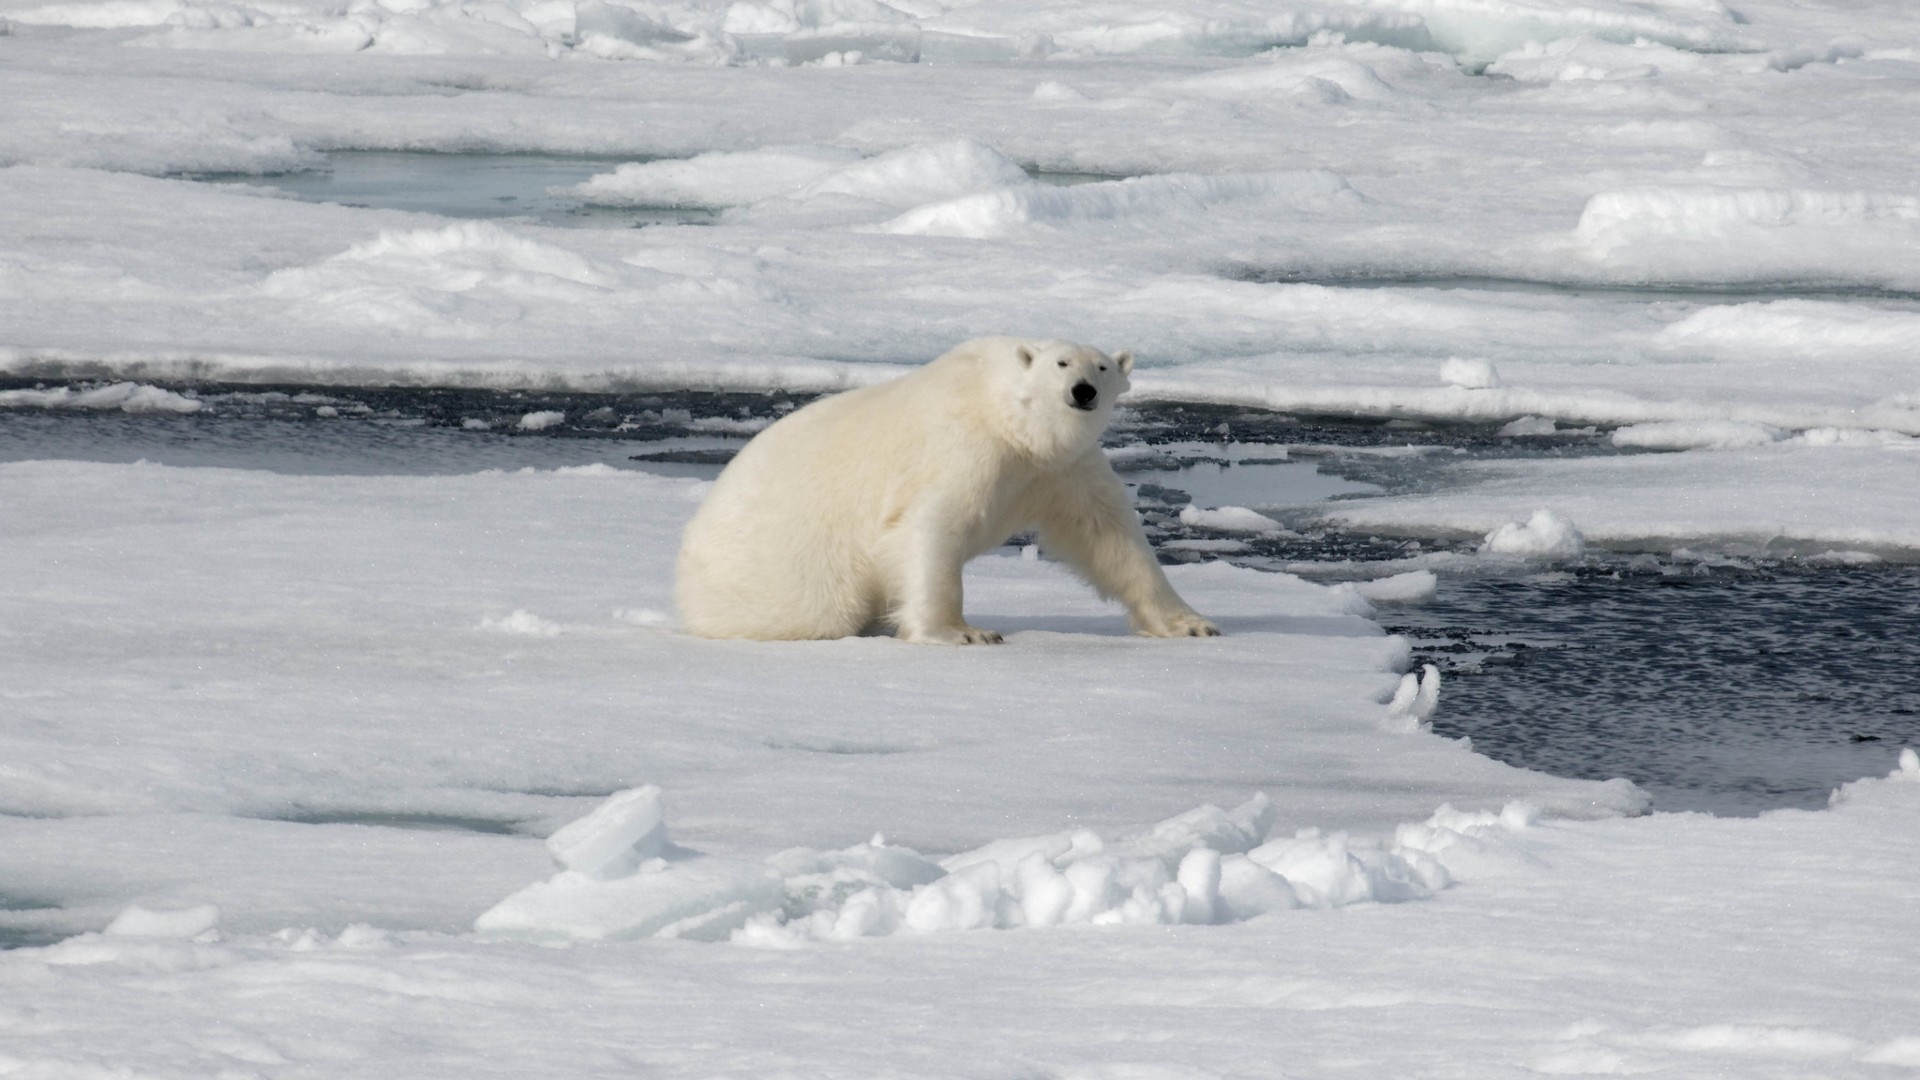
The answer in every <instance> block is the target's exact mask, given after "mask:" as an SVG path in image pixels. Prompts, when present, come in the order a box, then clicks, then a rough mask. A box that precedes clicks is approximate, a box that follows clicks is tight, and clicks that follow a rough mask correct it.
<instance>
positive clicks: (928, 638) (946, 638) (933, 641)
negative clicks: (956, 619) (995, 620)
mask: <svg viewBox="0 0 1920 1080" xmlns="http://www.w3.org/2000/svg"><path fill="white" fill-rule="evenodd" d="M900 636H901V637H902V638H904V639H905V640H907V641H911V642H914V643H915V644H918V645H1000V644H1003V643H1004V642H1005V641H1006V639H1005V638H1003V637H1001V636H1000V635H999V634H998V633H996V632H994V631H992V630H982V629H980V628H979V627H977V626H967V625H965V624H962V625H960V626H950V627H945V628H942V629H939V630H923V631H921V632H919V633H917V634H902V635H900Z"/></svg>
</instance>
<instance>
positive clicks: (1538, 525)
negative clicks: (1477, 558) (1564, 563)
mask: <svg viewBox="0 0 1920 1080" xmlns="http://www.w3.org/2000/svg"><path fill="white" fill-rule="evenodd" d="M1586 547H1587V541H1586V538H1585V537H1583V536H1581V535H1580V529H1579V527H1578V526H1576V525H1575V524H1574V523H1573V522H1571V521H1569V520H1567V519H1566V518H1565V517H1564V516H1562V515H1560V514H1557V513H1555V512H1554V511H1552V510H1548V509H1544V508H1543V509H1539V510H1535V511H1534V512H1533V513H1532V514H1531V515H1529V516H1528V517H1527V519H1526V520H1525V521H1509V522H1507V523H1505V524H1503V525H1498V526H1495V527H1494V529H1493V531H1492V532H1489V533H1487V537H1486V539H1485V540H1483V541H1481V544H1480V550H1481V551H1483V552H1486V553H1488V554H1492V555H1518V556H1520V557H1521V558H1524V559H1577V558H1579V557H1580V556H1581V554H1582V553H1583V552H1585V551H1586Z"/></svg>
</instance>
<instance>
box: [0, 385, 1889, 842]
mask: <svg viewBox="0 0 1920 1080" xmlns="http://www.w3.org/2000/svg"><path fill="white" fill-rule="evenodd" d="M197 400H198V401H199V402H200V403H201V404H202V408H201V409H200V411H198V412H194V413H188V414H173V413H168V414H129V413H124V412H119V411H104V412H74V411H63V412H54V411H43V410H36V409H9V410H0V461H16V460H28V459H33V458H67V459H79V460H93V461H110V462H130V461H137V460H143V459H144V460H148V461H154V462H159V463H163V464H170V465H183V466H186V465H192V466H218V467H237V468H248V469H267V470H271V471H276V472H282V473H290V474H334V475H340V474H362V475H386V474H410V475H449V474H460V473H468V472H474V471H478V470H483V469H506V470H512V469H521V468H539V469H553V468H561V467H569V466H580V465H593V464H606V465H611V466H614V467H618V468H630V469H641V470H645V471H649V472H655V473H661V474H667V475H675V476H693V477H700V478H710V477H712V476H714V475H717V474H718V472H719V470H720V468H721V467H722V466H723V465H724V463H725V461H726V460H727V459H728V458H729V457H730V456H731V454H732V453H733V452H734V451H735V450H736V449H737V448H738V447H739V446H740V445H741V444H742V442H743V440H744V439H745V438H746V437H747V436H749V435H750V434H752V432H754V431H756V430H759V428H761V427H763V426H764V425H765V424H767V423H770V422H771V421H772V420H773V419H775V418H776V417H778V416H779V415H782V414H784V413H785V412H787V411H790V410H791V409H793V408H794V407H796V406H798V405H800V404H804V403H805V401H806V400H808V398H807V397H806V396H805V395H790V394H759V393H744V394H711V393H668V394H636V395H582V394H551V395H542V394H538V393H513V394H505V393H489V392H481V391H456V390H419V389H389V390H381V389H357V390H351V391H346V390H341V391H330V392H326V393H315V392H311V391H304V392H276V391H261V390H258V389H248V390H240V391H235V390H228V391H220V390H217V389H213V388H208V389H203V390H202V391H199V392H198V396H197ZM1110 442H1112V443H1113V444H1115V445H1116V447H1117V448H1118V449H1119V453H1118V455H1117V456H1116V465H1117V466H1118V467H1119V468H1120V470H1121V473H1122V476H1123V478H1124V479H1125V480H1126V481H1127V483H1128V484H1129V486H1130V487H1132V488H1133V490H1134V492H1135V498H1136V503H1137V504H1138V506H1139V507H1140V509H1141V511H1142V515H1143V518H1144V519H1145V521H1146V523H1147V528H1148V532H1149V535H1150V537H1151V538H1152V539H1153V540H1154V542H1155V543H1156V544H1157V545H1159V546H1160V549H1161V554H1162V558H1163V559H1165V560H1167V561H1178V562H1197V561H1205V560H1208V559H1214V558H1227V559H1229V560H1232V561H1235V562H1240V563H1243V564H1248V565H1254V566H1259V567H1266V568H1282V567H1286V568H1291V569H1293V570H1294V571H1296V572H1311V570H1312V568H1313V567H1314V566H1316V565H1320V566H1325V565H1328V564H1334V563H1352V564H1358V565H1347V566H1344V567H1342V569H1341V570H1340V571H1339V573H1338V575H1337V576H1346V577H1364V576H1369V575H1368V571H1367V565H1368V564H1372V563H1381V562H1384V561H1386V560H1405V559H1407V558H1409V557H1418V556H1421V555H1423V554H1433V553H1435V552H1437V551H1447V550H1450V549H1449V547H1448V546H1447V545H1444V544H1436V543H1434V542H1431V541H1428V542H1425V543H1423V542H1420V541H1414V540H1407V539H1404V538H1398V537H1381V536H1371V535H1367V534H1365V533H1361V532H1350V531H1340V530H1334V529H1326V528H1317V527H1311V526H1304V525H1303V527H1302V528H1301V529H1299V530H1297V531H1296V530H1291V529H1289V530H1285V531H1280V532H1275V533H1272V534H1265V535H1241V534H1232V535H1228V534H1222V533H1220V532H1218V531H1210V530H1206V529H1198V528H1194V527H1190V526H1189V525H1187V524H1185V523H1183V522H1182V521H1181V519H1180V511H1181V509H1182V508H1183V507H1185V506H1186V505H1187V504H1188V503H1196V504H1198V505H1200V506H1203V507H1218V506H1242V507H1248V508H1252V509H1255V510H1259V511H1262V512H1264V513H1266V514H1268V515H1270V516H1272V517H1273V518H1275V519H1276V520H1278V521H1280V522H1282V523H1291V524H1301V523H1302V522H1303V520H1304V514H1305V511H1306V509H1307V508H1310V507H1311V506H1312V505H1314V504H1316V503H1321V502H1322V501H1324V500H1327V499H1350V498H1365V497H1367V496H1369V495H1375V494H1380V493H1383V492H1392V493H1402V492H1408V491H1423V490H1435V489H1444V488H1445V487H1446V485H1448V484H1449V483H1450V482H1454V481H1451V480H1450V475H1451V472H1450V469H1449V468H1448V466H1449V465H1451V464H1455V463H1458V462H1460V461H1462V460H1475V459H1487V458H1493V457H1513V456H1543V455H1593V454H1610V453H1618V452H1620V451H1618V450H1617V449H1616V448H1613V447H1612V446H1611V445H1610V444H1609V443H1608V442H1607V441H1606V440H1605V438H1604V436H1603V435H1601V434H1596V433H1592V432H1588V431H1573V432H1569V433H1567V434H1565V435H1562V436H1558V437H1552V438H1528V439H1514V438H1508V437H1503V436H1501V435H1499V434H1498V433H1497V431H1496V430H1494V429H1491V428H1489V427H1486V426H1474V425H1447V426H1429V425H1419V424H1408V423H1405V422H1392V421H1356V420H1351V419H1339V418H1315V417H1298V416H1287V415H1282V414H1275V413H1266V412H1260V411H1254V410H1245V409H1229V408H1217V407H1208V406H1193V405H1183V406H1174V405H1158V406H1153V405H1149V406H1142V407H1137V408H1134V409H1130V410H1126V411H1124V412H1123V413H1122V414H1121V416H1120V417H1119V419H1118V421H1117V422H1116V425H1115V429H1114V431H1113V433H1112V437H1111V439H1110ZM1456 547H1458V548H1459V551H1460V552H1462V553H1464V552H1465V551H1468V550H1470V549H1471V545H1466V546H1458V545H1456ZM1385 572H1387V571H1386V570H1383V571H1382V573H1385ZM1381 621H1382V622H1383V623H1384V624H1385V625H1386V626H1387V627H1388V628H1389V629H1390V630H1393V631H1395V632H1398V633H1403V634H1406V635H1407V636H1408V637H1409V638H1411V639H1412V640H1413V641H1414V644H1415V657H1416V663H1429V662H1430V663H1434V664H1436V665H1437V666H1438V667H1439V668H1440V669H1441V671H1442V672H1443V673H1444V675H1445V677H1446V682H1445V690H1444V692H1443V695H1442V706H1441V709H1440V711H1439V713H1438V714H1436V716H1435V717H1434V727H1435V730H1436V731H1438V732H1439V733H1441V734H1444V735H1448V736H1455V737H1458V736H1466V737H1469V738H1471V739H1472V741H1473V745H1474V747H1475V749H1477V750H1479V751H1480V752H1482V753H1485V754H1488V755H1490V756H1492V757H1495V758H1497V759H1499V760H1502V761H1506V762H1508V763H1511V764H1514V765H1520V766H1524V767H1527V768H1533V769H1540V770H1544V771H1547V772H1552V773H1557V774H1560V775H1565V776H1574V777H1580V778H1589V779H1606V778H1609V777H1613V776H1625V777H1628V778H1630V779H1632V780H1633V781H1634V782H1636V783H1638V784H1640V785H1642V786H1643V787H1645V788H1647V789H1648V790H1649V791H1651V792H1653V793H1654V794H1655V796H1656V798H1657V800H1658V802H1657V806H1658V807H1659V808H1660V809H1664V810H1703V811H1709V812H1713V813H1717V814H1752V813H1757V812H1759V811H1762V810H1765V809H1770V808H1774V807H1781V806H1798V807H1814V806H1819V805H1822V804H1823V803H1824V801H1825V799H1826V797H1827V793H1828V792H1829V791H1831V790H1832V789H1833V788H1834V787H1835V786H1837V785H1838V784H1841V783H1844V782H1846V781H1848V780H1851V779H1854V778H1856V777H1859V776H1862V775H1869V774H1873V773H1878V772H1882V771H1884V770H1885V769H1886V768H1887V767H1888V764H1887V763H1888V761H1889V760H1890V756H1891V754H1892V753H1894V752H1895V750H1897V748H1898V747H1899V746H1901V745H1904V744H1907V743H1911V742H1914V741H1920V643H1916V639H1915V638H1914V636H1913V635H1912V633H1911V632H1910V630H1911V627H1912V626H1914V625H1916V622H1917V621H1920V569H1916V568H1912V567H1864V568H1863V567H1844V568H1843V567H1811V566H1804V565H1799V564H1795V563H1791V562H1778V561H1776V562H1751V561H1749V562H1735V561H1731V560H1724V559H1722V560H1711V559H1702V558H1689V557H1685V556H1682V557H1679V558H1674V557H1666V556H1662V557H1654V556H1649V555H1641V556H1627V555H1616V554H1609V553H1605V552H1597V553H1590V554H1589V555H1588V556H1587V557H1586V558H1585V559H1584V560H1583V561H1582V562H1581V563H1579V564H1578V565H1575V566H1572V567H1567V568H1562V569H1556V570H1547V571H1545V572H1524V571H1518V570H1514V569H1512V568H1508V569H1507V570H1505V571H1499V572H1489V573H1443V574H1442V577H1441V584H1440V587H1439V591H1438V593H1437V595H1436V596H1435V597H1434V599H1433V600H1432V601H1431V602H1430V603H1428V604H1426V605H1424V606H1420V607H1414V608H1388V609H1386V610H1384V611H1383V612H1382V615H1381ZM314 820H321V819H318V818H316V819H314ZM402 824H405V825H406V827H414V828H425V827H433V825H432V823H425V824H422V823H418V822H410V823H402ZM502 827H504V828H511V825H510V824H509V825H506V826H502Z"/></svg>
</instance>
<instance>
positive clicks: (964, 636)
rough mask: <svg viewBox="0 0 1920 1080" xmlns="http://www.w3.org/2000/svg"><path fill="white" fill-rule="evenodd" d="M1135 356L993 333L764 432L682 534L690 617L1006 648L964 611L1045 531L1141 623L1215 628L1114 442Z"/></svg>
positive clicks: (790, 635) (733, 633)
mask: <svg viewBox="0 0 1920 1080" xmlns="http://www.w3.org/2000/svg"><path fill="white" fill-rule="evenodd" d="M1132 369H1133V357H1132V356H1131V355H1130V354H1128V353H1125V352H1121V353H1116V354H1114V355H1113V356H1108V355H1106V354H1105V353H1102V352H1100V351H1099V350H1097V349H1093V348H1089V347H1087V346H1085V345H1075V344H1072V343H1069V342H1064V341H1029V340H1022V339H1018V338H1006V337H996V338H980V339H977V340H974V341H969V342H966V343H965V344H963V345H960V346H959V347H957V348H955V349H954V350H953V351H951V352H949V353H947V354H946V355H945V356H942V357H940V358H939V359H937V360H935V361H933V362H932V363H930V364H927V365H926V366H925V367H922V368H920V369H918V370H916V371H914V372H912V373H910V374H908V375H904V376H902V377H900V378H898V379H894V380H892V381H890V382H885V383H881V384H879V385H876V386H869V387H865V388H863V389H859V390H853V391H849V392H847V393H844V394H839V395H836V396H834V397H829V398H823V399H821V400H819V401H816V402H814V403H812V404H810V405H808V406H806V407H804V408H802V409H799V410H797V411H795V412H793V413H792V414H790V415H788V416H786V417H783V418H781V419H780V420H779V421H777V422H776V423H774V424H773V425H772V426H771V427H768V428H767V429H766V430H765V431H762V432H761V433H760V434H759V435H757V436H755V437H754V439H753V440H752V441H750V442H749V443H748V444H747V445H746V447H745V448H743V449H742V450H741V451H740V453H739V455H738V456H736V457H735V458H734V459H733V461H732V462H731V463H730V464H728V466H727V467H726V469H725V470H724V471H723V472H722V473H721V474H720V478H719V479H718V480H716V481H714V485H713V488H712V490H711V491H710V492H708V494H707V496H706V499H705V500H704V501H703V502H702V504H701V506H700V508H699V510H698V511H697V512H696V513H695V514H694V516H693V520H692V521H691V522H689V523H688V525H687V528H686V532H685V533H684V535H683V536H682V538H681V544H680V559H679V566H678V572H677V583H676V592H677V600H678V603H679V607H680V618H681V623H682V625H683V627H684V628H685V629H686V630H687V631H688V632H690V633H692V634H696V635H698V636H701V637H713V638H758V639H762V640H790V639H804V638H837V637H846V636H848V635H852V634H859V633H864V632H869V631H872V630H876V629H879V628H882V627H887V626H891V627H892V628H893V630H894V632H895V634H896V635H897V636H898V637H900V638H902V639H904V640H907V641H914V642H932V643H941V644H953V645H963V644H985V643H997V642H999V641H1000V635H999V634H996V633H994V632H993V631H991V630H982V629H980V628H979V627H977V626H970V625H968V623H967V621H966V620H965V619H964V618H962V617H961V605H960V568H961V566H962V565H964V564H965V563H966V562H967V560H969V559H971V558H973V557H974V556H976V555H979V554H981V553H982V552H985V551H987V550H988V549H989V548H992V547H995V546H997V545H999V544H1002V543H1005V542H1006V540H1007V538H1008V537H1010V536H1012V535H1013V534H1015V533H1017V532H1022V531H1024V530H1027V529H1037V530H1038V531H1039V536H1040V544H1041V546H1042V547H1043V548H1045V549H1046V550H1047V551H1048V552H1049V553H1051V554H1052V555H1054V556H1055V557H1057V558H1059V559H1061V560H1063V561H1064V562H1066V563H1067V564H1068V565H1069V566H1071V567H1073V569H1074V570H1076V571H1077V572H1078V573H1079V574H1080V575H1081V576H1082V577H1084V578H1085V579H1086V580H1087V581H1088V582H1089V583H1090V584H1092V585H1093V587H1094V588H1095V589H1096V590H1098V591H1099V592H1100V593H1101V595H1103V596H1106V597H1109V598H1114V599H1118V600H1120V601H1121V602H1122V603H1124V604H1125V605H1126V607H1127V612H1128V616H1129V621H1130V622H1131V623H1132V626H1133V629H1134V631H1135V632H1137V633H1141V634H1148V635H1153V636H1156V637H1180V636H1192V637H1212V636H1214V635H1217V634H1219V632H1220V631H1219V629H1218V628H1217V627H1215V626H1214V624H1213V623H1211V622H1208V621H1207V620H1206V619H1204V618H1202V617H1201V616H1200V615H1198V614H1197V613H1195V612H1194V610H1193V609H1192V608H1191V607H1188V606H1187V604H1186V602H1185V601H1183V600H1181V599H1180V597H1179V595H1178V594H1177V593H1175V592H1174V591H1173V586H1171V585H1169V584H1168V583H1167V576H1166V574H1164V573H1163V572H1161V569H1160V564H1159V562H1158V561H1156V560H1155V559H1154V556H1153V551H1152V550H1151V549H1150V548H1149V547H1148V546H1147V539H1146V536H1145V534H1144V533H1142V532H1141V529H1140V521H1139V519H1138V518H1137V517H1136V516H1135V515H1134V512H1133V506H1132V503H1131V502H1130V501H1129V500H1128V497H1127V491H1126V488H1125V487H1124V486H1122V485H1121V483H1120V478H1119V477H1117V476H1115V475H1114V472H1113V467H1112V466H1110V465H1108V464H1107V459H1106V455H1105V454H1103V453H1101V451H1100V433H1101V432H1102V431H1103V430H1105V428H1106V426H1107V421H1108V419H1109V418H1110V417H1111V416H1112V413H1113V403H1114V399H1115V398H1116V397H1118V396H1119V395H1120V394H1122V393H1124V392H1125V391H1126V390H1127V385H1128V384H1127V375H1128V373H1129V372H1130V371H1132Z"/></svg>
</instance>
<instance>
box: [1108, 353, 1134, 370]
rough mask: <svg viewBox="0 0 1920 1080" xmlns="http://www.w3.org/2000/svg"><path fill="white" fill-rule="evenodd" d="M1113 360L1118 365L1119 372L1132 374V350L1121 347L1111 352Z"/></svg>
mask: <svg viewBox="0 0 1920 1080" xmlns="http://www.w3.org/2000/svg"><path fill="white" fill-rule="evenodd" d="M1113 362H1114V363H1116V364H1119V365H1120V374H1122V375H1131V374H1133V350H1132V349H1121V350H1120V351H1119V352H1117V353H1114V354H1113Z"/></svg>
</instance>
